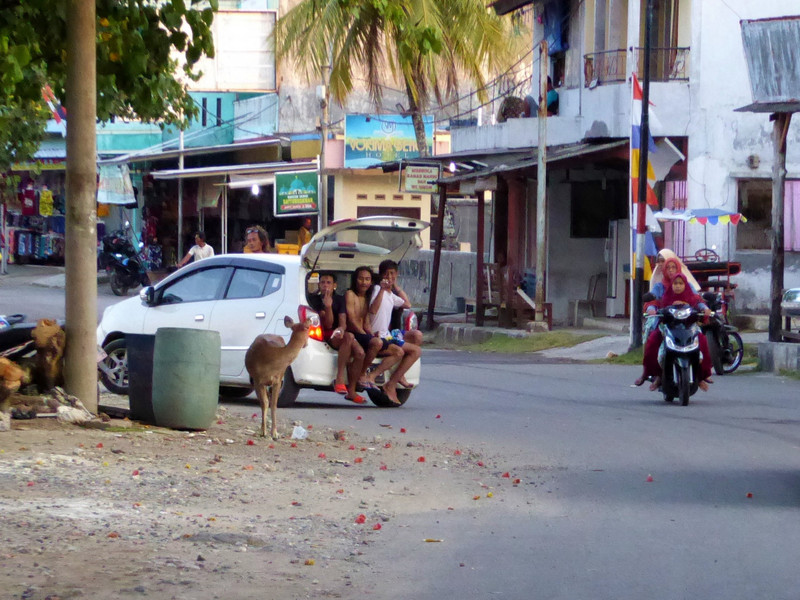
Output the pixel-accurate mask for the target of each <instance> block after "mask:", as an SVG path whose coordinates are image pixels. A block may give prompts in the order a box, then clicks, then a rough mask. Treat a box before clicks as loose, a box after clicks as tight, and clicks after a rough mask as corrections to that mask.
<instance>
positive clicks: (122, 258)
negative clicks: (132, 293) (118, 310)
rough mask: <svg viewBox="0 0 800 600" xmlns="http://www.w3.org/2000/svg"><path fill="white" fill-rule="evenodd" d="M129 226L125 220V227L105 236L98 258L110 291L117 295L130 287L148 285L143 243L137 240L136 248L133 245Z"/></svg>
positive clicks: (122, 294) (121, 294)
mask: <svg viewBox="0 0 800 600" xmlns="http://www.w3.org/2000/svg"><path fill="white" fill-rule="evenodd" d="M129 228H130V224H129V223H127V222H126V223H125V229H120V230H118V231H113V232H111V233H110V234H109V235H107V236H105V237H104V238H103V251H102V253H101V254H100V258H99V264H100V268H101V269H105V271H106V272H107V273H108V282H109V284H111V291H112V292H114V294H115V295H117V296H124V295H126V294H127V293H128V289H130V288H136V287H139V286H140V285H150V279H149V278H148V276H147V270H146V268H145V260H144V255H143V253H142V247H143V246H144V244H142V243H141V242H139V243H138V248H136V247H134V245H133V242H132V241H131V239H130V236H129V235H128V230H129Z"/></svg>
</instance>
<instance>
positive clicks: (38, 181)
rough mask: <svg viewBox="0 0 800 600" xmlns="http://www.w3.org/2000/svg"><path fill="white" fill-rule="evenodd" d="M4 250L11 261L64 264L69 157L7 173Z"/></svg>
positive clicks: (40, 161) (7, 258)
mask: <svg viewBox="0 0 800 600" xmlns="http://www.w3.org/2000/svg"><path fill="white" fill-rule="evenodd" d="M3 187H4V188H5V189H6V193H5V203H4V204H3V206H2V211H0V212H2V225H3V238H4V240H5V243H4V244H3V252H4V254H5V259H6V260H7V262H8V263H9V264H14V263H21V264H28V263H35V264H56V265H63V264H64V233H65V227H66V218H65V210H66V206H65V198H66V196H65V192H66V159H65V157H64V156H58V157H53V158H41V159H39V160H38V161H37V162H36V163H20V164H16V165H14V168H13V170H12V171H11V173H10V174H8V175H5V176H4V185H3Z"/></svg>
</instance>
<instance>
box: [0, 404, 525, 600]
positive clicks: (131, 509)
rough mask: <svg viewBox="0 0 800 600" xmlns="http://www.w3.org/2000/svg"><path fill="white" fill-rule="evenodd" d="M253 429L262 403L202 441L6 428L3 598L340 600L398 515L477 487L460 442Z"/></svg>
mask: <svg viewBox="0 0 800 600" xmlns="http://www.w3.org/2000/svg"><path fill="white" fill-rule="evenodd" d="M256 413H258V414H256ZM259 423H260V410H259V409H258V408H255V409H254V414H253V417H252V418H242V417H239V416H236V415H233V414H231V413H228V412H227V411H225V410H224V409H221V412H220V413H219V419H218V422H217V423H215V424H214V425H213V426H212V427H211V428H210V429H209V430H208V431H206V432H181V431H174V430H169V429H161V428H156V427H143V426H140V425H137V424H132V423H130V422H129V421H112V423H111V425H112V427H110V428H108V429H93V428H85V427H79V426H76V425H71V424H62V423H59V422H58V421H56V419H54V418H38V419H34V420H31V421H13V422H12V425H13V429H12V431H10V432H4V433H0V513H1V514H2V515H3V519H2V520H3V527H2V545H0V590H3V592H2V594H0V596H2V597H3V598H25V599H30V600H40V599H41V600H44V599H45V598H49V599H50V600H55V599H56V598H59V599H64V598H76V597H82V598H105V599H115V598H132V597H136V598H141V597H142V596H151V597H157V598H196V599H200V600H204V599H212V598H233V597H235V598H251V597H252V598H255V597H260V598H263V597H272V598H277V597H282V598H305V597H350V596H354V595H355V594H356V593H358V590H355V589H354V588H353V579H354V578H353V574H354V573H355V572H357V571H358V570H359V569H361V568H363V567H365V566H366V565H368V560H369V559H368V554H369V550H370V546H371V545H373V544H375V543H381V542H382V541H385V536H391V529H392V524H393V520H394V519H396V518H397V517H398V516H400V515H402V514H403V513H404V511H410V510H414V511H415V512H418V511H419V510H425V508H426V507H437V508H442V507H446V508H448V509H453V510H459V509H461V508H467V507H472V505H474V501H473V494H475V493H481V492H480V491H479V490H476V477H477V473H479V472H480V471H481V470H483V471H484V472H485V471H486V469H482V465H481V464H479V462H480V461H481V457H480V456H478V455H477V454H474V453H471V452H470V451H469V450H468V449H466V448H458V449H457V448H449V447H440V446H436V445H433V444H429V443H425V441H424V440H419V439H414V438H412V437H411V436H410V435H408V434H406V433H405V432H403V431H402V430H399V429H396V428H389V427H387V428H386V430H385V433H384V434H383V435H380V436H377V437H373V438H369V439H367V438H364V437H359V435H358V434H357V433H354V432H353V431H344V432H339V431H336V430H334V429H331V428H329V427H324V426H321V425H316V424H315V425H314V426H313V427H311V428H310V429H309V430H308V434H309V435H308V438H306V439H304V440H292V439H290V438H289V437H288V436H289V435H291V430H292V428H291V424H288V423H286V424H284V426H283V427H282V428H281V433H282V434H284V436H285V437H283V438H282V439H281V440H278V441H275V442H273V441H272V440H270V439H265V438H261V437H260V435H259V434H258V426H259ZM509 484H510V482H509ZM409 497H413V502H410V501H409ZM360 515H363V517H362V518H359V517H360ZM362 520H363V522H359V521H362Z"/></svg>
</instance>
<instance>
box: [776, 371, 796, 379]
mask: <svg viewBox="0 0 800 600" xmlns="http://www.w3.org/2000/svg"><path fill="white" fill-rule="evenodd" d="M778 375H781V376H782V377H788V378H789V379H798V380H800V371H793V370H791V369H780V370H779V371H778Z"/></svg>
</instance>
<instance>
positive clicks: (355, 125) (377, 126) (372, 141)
mask: <svg viewBox="0 0 800 600" xmlns="http://www.w3.org/2000/svg"><path fill="white" fill-rule="evenodd" d="M422 119H423V122H424V125H425V140H426V142H427V144H428V154H429V155H433V117H432V116H424V117H423V118H422ZM417 157H419V150H418V149H417V136H416V134H415V133H414V124H413V123H412V122H411V117H403V116H401V115H346V116H345V130H344V166H345V168H346V169H366V168H369V167H372V166H374V165H378V164H380V163H382V162H391V161H399V160H401V159H406V158H417Z"/></svg>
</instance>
